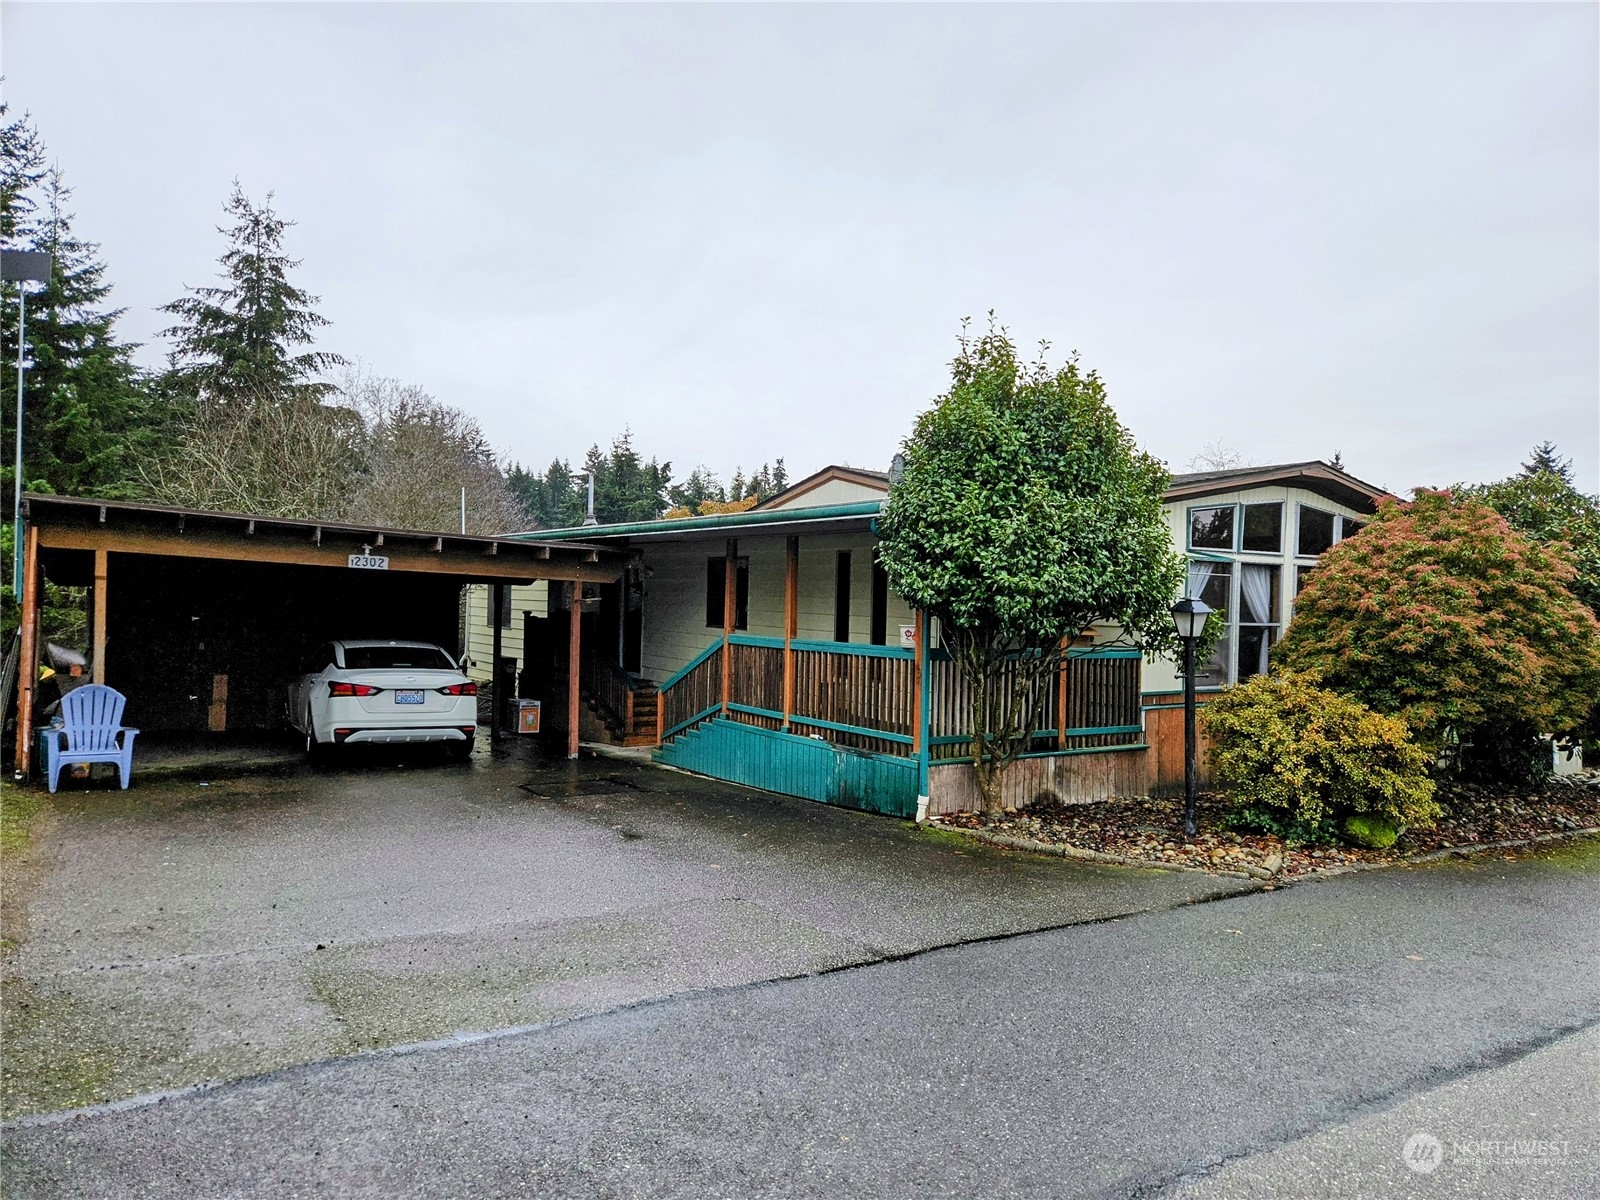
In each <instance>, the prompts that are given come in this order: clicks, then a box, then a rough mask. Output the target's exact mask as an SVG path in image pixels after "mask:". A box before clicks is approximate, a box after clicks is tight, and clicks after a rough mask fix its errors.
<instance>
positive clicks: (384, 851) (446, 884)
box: [3, 747, 1253, 1118]
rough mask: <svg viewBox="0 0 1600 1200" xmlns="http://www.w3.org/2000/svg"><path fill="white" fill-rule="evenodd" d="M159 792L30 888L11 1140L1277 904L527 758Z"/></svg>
mask: <svg viewBox="0 0 1600 1200" xmlns="http://www.w3.org/2000/svg"><path fill="white" fill-rule="evenodd" d="M136 782H137V784H138V786H136V787H135V788H133V789H132V790H130V791H128V792H120V791H116V790H105V789H96V790H92V791H81V790H80V791H75V792H63V793H61V794H60V795H58V796H56V797H54V798H52V799H51V800H50V801H49V802H48V805H47V808H46V812H45V815H44V817H43V818H42V819H41V821H40V822H39V824H38V826H37V832H36V837H35V846H34V848H33V852H32V861H31V863H28V864H26V865H24V866H22V867H20V868H17V867H15V866H13V868H12V869H11V870H10V871H9V872H8V877H7V891H8V896H7V900H6V910H7V918H8V921H7V931H6V932H7V937H8V938H10V939H12V941H13V942H14V943H15V944H14V945H13V946H11V947H9V948H8V950H7V954H6V958H5V963H4V973H5V981H4V988H3V999H4V1007H5V1043H6V1045H5V1056H4V1072H3V1089H4V1115H5V1116H6V1117H7V1118H15V1117H18V1116H24V1115H27V1114H32V1113H41V1112H49V1111H55V1110H61V1109H67V1108H73V1107H79V1106H84V1105H89V1104H96V1103H103V1102H105V1101H108V1100H117V1099H121V1098H124V1097H129V1096H136V1095H139V1094H144V1093H149V1092H154V1091H161V1090H166V1089H174V1088H181V1087H184V1086H186V1085H189V1084H193V1083H196V1082H199V1081H203V1080H222V1079H235V1078H240V1077H244V1076H249V1075H254V1074H258V1073H261V1072H264V1071H270V1070H273V1069H276V1068H280V1067H284V1066H288V1065H292V1064H297V1063H306V1062H313V1061H320V1060H325V1059H330V1058H335V1057H338V1056H341V1055H346V1054H350V1053H352V1052H355V1051H360V1050H364V1049H372V1048H376V1047H387V1046H394V1045H398V1044H405V1043H413V1042H423V1041H428V1040H432V1039H438V1038H442V1037H447V1036H449V1035H452V1034H456V1033H463V1032H482V1031H492V1030H500V1029H506V1028H509V1027H517V1026H524V1025H534V1024H538V1023H541V1022H546V1021H550V1020H553V1019H558V1018H562V1017H570V1016H573V1015H578V1014H586V1013H598V1012H604V1011H608V1010H612V1009H616V1008H618V1007H621V1006H624V1005H628V1004H631V1003H634V1002H638V1001H642V1000H649V999H656V998H660V997H665V996H670V995H676V994H680V993H685V992H691V991H693V990H695V989H704V988H715V987H719V986H725V985H734V984H744V983H750V982H755V981H760V980H770V979H778V978H786V977H791V976H805V975H811V974H816V973H820V972H826V971H829V970H831V969H835V968H839V967H843V966H848V965H855V964H862V963H870V962H874V961H877V960H881V959H885V958H892V957H895V956H898V955H904V954H906V953H909V952H914V951H918V950H923V949H926V948H929V947H933V946H941V945H950V944H955V943H960V942H964V941H970V940H972V939H977V938H984V937H990V936H995V935H1002V934H1008V933H1015V932H1019V931H1024V930H1033V929H1042V928H1048V927H1052V926H1058V925H1065V924H1071V923H1075V922H1083V921H1092V920H1096V919H1100V918H1105V917H1108V916H1112V915H1116V914H1128V913H1135V912H1143V911H1152V910H1161V909H1166V908H1170V907H1172V906H1174V905H1182V904H1185V903H1187V902H1189V901H1192V900H1199V899H1206V898H1211V897H1214V896H1217V895H1220V894H1226V893H1231V892H1238V891H1245V890H1251V888H1252V887H1253V885H1251V884H1250V883H1249V882H1248V881H1245V880H1240V879H1230V878H1218V877H1208V876H1204V875H1195V874H1175V873H1170V872H1160V871H1131V870H1125V869H1117V868H1105V867H1096V866H1089V865H1084V864H1079V863H1072V862H1068V861H1063V860H1055V859H1044V858H1036V857H1033V856H1029V855H1019V854H1013V853H1009V852H1006V851H1001V850H996V849H991V848H988V847H983V846H978V845H973V844H969V843H967V842H965V841H962V840H959V839H957V838H955V837H953V836H952V835H949V834H943V833H937V832H931V831H918V830H917V829H916V828H915V827H914V826H911V825H909V824H907V823H904V822H897V821H892V820H888V819H885V818H881V817H874V816H868V815H864V814H858V813H853V812H847V811H841V810H837V809H832V808H828V807H825V806H822V805H817V804H811V803H807V802H805V801H799V800H786V799H782V798H778V797H774V796H771V795H767V794H763V793H751V792H750V791H748V790H746V789H740V788H734V787H727V786H722V785H718V784H713V783H708V782H706V781H703V780H699V779H695V778H691V777H688V776H685V775H682V774H679V773H675V772H669V771H664V770H660V769H655V768H651V767H646V766H640V765H636V764H632V763H623V762H617V761H614V760H605V759H600V760H585V761H584V762H583V763H581V764H580V765H579V766H577V767H576V768H573V767H570V766H569V765H568V764H566V763H564V762H557V763H545V762H543V761H541V760H539V759H538V758H537V757H536V756H532V755H528V754H526V753H524V752H522V748H521V747H515V748H514V750H513V752H501V753H496V754H490V753H489V752H488V751H487V750H484V751H480V753H479V754H478V755H477V756H476V758H475V760H474V761H473V762H472V763H471V764H469V765H466V766H456V765H448V764H443V763H439V762H436V761H433V760H431V759H428V758H416V759H400V760H393V759H390V760H381V759H379V760H371V761H363V762H361V763H359V764H349V763H346V764H341V765H335V766H333V767H330V768H321V769H312V768H307V767H303V766H298V765H296V766H290V767H286V768H283V769H279V770H275V771H262V772H255V773H251V774H241V775H239V776H237V777H235V778H218V779H209V780H208V779H205V778H203V777H198V776H189V777H183V778H171V779H166V780H146V781H139V780H138V777H137V776H136Z"/></svg>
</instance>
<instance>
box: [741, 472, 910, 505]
mask: <svg viewBox="0 0 1600 1200" xmlns="http://www.w3.org/2000/svg"><path fill="white" fill-rule="evenodd" d="M888 494H889V487H888V485H887V484H880V485H878V486H876V487H873V486H871V485H869V484H865V483H856V482H855V481H854V480H850V479H830V480H828V481H827V482H826V483H821V484H818V485H817V486H816V487H814V488H812V489H811V490H810V491H808V492H804V493H802V494H801V495H798V496H795V497H792V498H791V499H787V500H782V501H780V502H779V503H777V504H769V505H767V506H766V508H765V509H764V510H763V511H766V512H775V511H785V512H786V511H788V510H789V509H791V508H823V507H826V506H827V505H830V504H859V503H860V502H861V501H863V500H882V499H883V498H884V497H885V496H887V495H888Z"/></svg>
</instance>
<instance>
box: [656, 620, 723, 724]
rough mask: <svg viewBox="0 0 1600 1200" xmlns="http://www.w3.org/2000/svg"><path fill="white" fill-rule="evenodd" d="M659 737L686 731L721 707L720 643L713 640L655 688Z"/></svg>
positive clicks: (715, 712) (713, 714)
mask: <svg viewBox="0 0 1600 1200" xmlns="http://www.w3.org/2000/svg"><path fill="white" fill-rule="evenodd" d="M657 703H658V704H659V706H660V707H659V709H658V710H657V711H659V712H660V713H661V740H662V741H666V740H667V739H668V738H672V737H676V736H677V735H679V734H681V733H686V732H688V731H689V730H690V729H692V728H693V727H694V726H696V725H698V724H699V723H700V722H701V721H704V720H705V719H706V718H708V717H712V716H715V715H716V714H717V713H718V712H720V711H721V710H722V643H721V642H720V641H718V642H713V643H711V645H709V646H707V647H706V648H705V649H704V650H702V651H701V652H700V653H699V654H697V655H695V657H694V658H693V659H691V660H690V661H689V663H688V664H687V665H686V666H685V667H683V669H682V670H680V671H678V672H677V674H675V675H672V676H671V677H669V678H667V679H665V680H663V681H662V683H661V686H660V688H659V699H658V700H657Z"/></svg>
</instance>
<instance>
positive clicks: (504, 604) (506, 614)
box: [490, 583, 511, 629]
mask: <svg viewBox="0 0 1600 1200" xmlns="http://www.w3.org/2000/svg"><path fill="white" fill-rule="evenodd" d="M490 591H492V592H493V593H494V598H495V604H496V609H497V611H496V612H495V624H497V625H499V626H500V628H501V629H510V628H511V585H510V584H508V583H499V584H495V585H493V586H492V587H491V588H490Z"/></svg>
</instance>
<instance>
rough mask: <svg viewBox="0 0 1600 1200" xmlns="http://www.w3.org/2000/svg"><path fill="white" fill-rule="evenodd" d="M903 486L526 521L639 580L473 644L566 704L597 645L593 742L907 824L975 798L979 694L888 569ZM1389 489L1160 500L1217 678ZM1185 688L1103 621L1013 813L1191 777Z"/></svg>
mask: <svg viewBox="0 0 1600 1200" xmlns="http://www.w3.org/2000/svg"><path fill="white" fill-rule="evenodd" d="M888 490H889V477H888V476H887V475H885V474H882V473H879V472H874V471H864V470H860V469H856V468H850V467H839V466H834V467H828V468H825V469H824V470H822V471H819V472H817V473H816V474H815V475H812V476H810V477H808V478H806V479H803V480H801V481H800V482H799V483H797V484H795V485H794V486H792V487H790V488H788V489H787V490H786V491H784V492H782V493H780V494H779V495H777V496H775V497H772V498H771V499H769V500H767V501H765V502H764V503H762V504H760V505H758V506H756V507H755V508H753V509H750V510H748V511H746V512H740V513H732V514H725V515H718V516H706V517H686V518H681V519H672V520H659V521H647V522H638V523H633V524H625V525H598V526H594V525H591V526H580V527H577V528H573V529H560V530H541V531H539V532H537V533H536V534H530V535H528V536H529V537H537V538H538V539H539V540H541V541H543V542H546V543H554V544H560V543H562V542H567V541H571V542H581V543H583V544H585V545H593V546H596V547H603V548H605V549H606V550H608V551H610V552H613V553H616V554H617V555H618V556H619V557H620V558H621V559H622V560H623V561H624V562H625V563H626V565H625V567H624V569H623V572H622V577H621V579H620V580H619V581H618V582H616V583H614V584H582V585H573V584H559V583H550V584H544V583H539V584H534V585H533V586H532V587H530V588H526V589H515V590H512V589H508V588H503V587H499V586H495V587H487V588H483V589H481V595H480V596H477V597H474V598H473V599H471V600H470V601H469V604H468V611H469V622H468V624H469V628H468V632H467V640H468V645H469V647H472V648H474V649H475V650H476V649H477V648H483V647H487V646H490V645H491V643H492V642H498V644H499V645H500V647H501V652H500V656H499V658H498V660H497V661H498V662H499V664H500V671H501V672H502V674H500V675H498V676H497V677H500V678H511V677H515V678H516V679H517V680H518V687H519V690H520V692H521V694H522V695H525V696H531V697H536V698H537V697H541V696H543V695H547V694H548V695H552V696H560V695H563V694H564V693H565V690H566V688H567V686H568V680H569V678H570V671H571V664H572V656H571V654H570V651H569V647H570V646H572V645H574V644H576V645H578V646H580V647H581V648H582V649H581V651H580V654H579V661H578V664H577V670H578V673H579V679H580V689H579V690H580V692H581V694H582V696H583V705H582V707H581V709H580V713H579V718H580V721H581V722H582V725H583V728H582V730H581V734H582V737H583V738H584V739H585V740H589V741H602V742H612V743H616V744H621V745H633V746H650V747H653V748H654V751H653V752H654V754H655V756H656V758H657V759H658V760H659V761H661V762H663V763H667V764H670V765H673V766H677V767H681V768H683V769H686V770H689V771H695V772H698V773H701V774H705V775H709V776H713V777H716V778H719V779H726V780H730V781H733V782H737V783H742V784H746V785H748V786H752V787H758V788H763V789H766V790H769V791H775V792H782V793H787V794H791V795H798V796H804V797H808V798H811V799H816V800H822V801H826V802H829V803H835V804H843V805H848V806H851V807H857V808H862V809H866V810H869V811H875V812H882V813H886V814H892V815H897V816H912V815H914V814H917V813H918V812H931V813H943V812H955V811H962V810H966V809H971V808H974V807H976V806H977V805H978V802H979V797H978V793H977V787H976V782H975V779H974V777H973V773H972V771H971V769H970V762H971V760H970V758H969V757H967V754H968V745H967V738H966V734H965V722H966V696H965V689H964V685H963V684H962V681H961V679H960V676H959V673H958V672H957V670H956V668H955V664H954V663H953V662H951V661H950V660H949V658H948V657H947V656H946V655H945V654H944V652H943V651H942V649H941V647H940V644H939V636H938V629H937V624H936V622H932V621H929V620H928V619H927V618H926V617H925V616H924V614H921V613H918V612H916V611H914V610H913V609H912V608H911V607H910V606H909V605H908V604H907V603H906V602H905V601H904V600H903V599H902V598H901V597H900V596H898V595H896V594H895V593H894V591H893V589H892V588H890V587H889V584H888V579H887V577H886V576H885V574H884V571H883V569H882V567H881V566H880V565H879V563H878V560H877V553H876V552H877V536H876V533H875V531H874V521H875V518H876V517H877V516H878V514H879V512H880V511H881V509H882V505H883V503H884V501H885V500H886V498H887V495H888ZM1383 497H1384V493H1383V492H1382V491H1381V490H1380V489H1377V488H1374V487H1372V486H1370V485H1368V484H1365V483H1362V482H1361V481H1359V480H1357V479H1355V478H1353V477H1352V476H1350V475H1348V474H1346V473H1345V472H1343V471H1342V470H1339V469H1338V468H1335V467H1332V466H1329V465H1328V464H1325V463H1320V462H1307V463H1293V464H1288V465H1284V466H1275V467H1259V468H1247V469H1240V470H1234V471H1211V472H1204V473H1199V474H1191V475H1181V476H1178V477H1177V478H1176V479H1174V480H1173V483H1172V485H1171V487H1170V488H1169V489H1168V491H1167V493H1166V498H1165V499H1166V509H1167V515H1168V519H1169V522H1170V524H1171V529H1172V536H1173V544H1174V547H1175V548H1176V549H1178V550H1179V551H1181V552H1182V553H1183V554H1184V555H1185V556H1186V557H1187V558H1188V560H1189V563H1190V572H1189V580H1190V589H1191V594H1194V595H1198V596H1200V597H1201V598H1202V599H1204V600H1205V601H1206V602H1207V603H1208V604H1210V605H1211V606H1212V607H1213V608H1215V609H1217V610H1219V611H1221V612H1223V613H1225V614H1226V620H1227V623H1228V626H1227V632H1226V635H1225V636H1224V638H1223V639H1222V641H1221V642H1220V643H1219V645H1218V648H1217V650H1216V652H1215V654H1214V655H1213V656H1212V658H1211V660H1210V661H1209V662H1207V663H1206V664H1204V668H1203V671H1202V672H1201V673H1199V674H1197V682H1198V683H1199V685H1200V686H1201V687H1202V688H1204V689H1207V690H1215V689H1218V688H1221V687H1225V686H1227V685H1229V684H1231V683H1235V682H1237V681H1239V680H1241V679H1245V678H1248V677H1249V676H1250V675H1252V674H1255V673H1257V672H1259V671H1261V670H1264V669H1265V666H1266V660H1267V652H1268V651H1269V650H1270V648H1271V646H1272V644H1273V643H1274V642H1275V641H1277V639H1278V638H1279V637H1280V636H1281V634H1282V631H1283V629H1284V627H1285V625H1286V624H1287V623H1288V620H1289V618H1290V616H1291V615H1292V612H1293V600H1294V596H1295V594H1296V593H1297V591H1298V589H1299V587H1300V586H1301V584H1302V583H1303V581H1304V578H1305V573H1306V572H1307V571H1309V570H1310V569H1311V568H1312V567H1313V566H1315V563H1316V560H1317V556H1318V555H1319V554H1321V553H1322V552H1323V551H1324V550H1326V549H1328V548H1329V547H1330V546H1332V545H1334V544H1336V543H1337V542H1338V541H1340V540H1341V539H1343V538H1345V537H1349V536H1352V535H1353V534H1354V533H1355V532H1356V531H1358V530H1359V529H1360V527H1361V525H1362V523H1363V522H1364V521H1365V520H1367V519H1369V518H1370V517H1371V515H1372V514H1373V513H1374V512H1375V511H1376V507H1377V504H1378V502H1379V500H1380V499H1382V498H1383ZM519 593H520V595H519ZM574 622H576V624H577V628H574ZM497 627H498V632H497ZM575 635H576V636H575ZM508 649H510V650H514V653H515V655H516V657H515V658H512V657H511V656H510V655H508V654H507V650H508ZM474 657H475V658H476V657H478V655H477V654H476V653H474ZM482 669H483V668H482V667H480V670H482ZM1181 687H1182V682H1181V678H1180V677H1179V675H1178V673H1177V671H1176V669H1175V668H1174V665H1173V664H1172V663H1170V662H1168V661H1164V660H1159V659H1150V660H1146V659H1144V658H1143V656H1142V655H1141V654H1140V652H1139V651H1138V650H1137V649H1132V648H1129V647H1127V646H1124V645H1119V644H1116V643H1115V640H1114V639H1113V637H1112V636H1111V634H1110V633H1109V632H1108V633H1104V634H1096V635H1093V636H1085V637H1083V638H1080V639H1079V641H1078V642H1077V643H1076V644H1074V645H1073V646H1072V647H1071V648H1070V650H1069V653H1068V657H1067V659H1066V662H1065V663H1064V665H1063V668H1062V671H1061V672H1060V677H1059V679H1056V680H1054V681H1053V686H1051V687H1050V688H1049V690H1048V695H1044V696H1041V704H1040V719H1039V727H1038V728H1037V730H1036V731H1035V735H1034V738H1033V741H1032V742H1031V744H1030V747H1029V751H1028V753H1027V754H1026V755H1025V756H1024V757H1023V759H1022V760H1021V761H1020V762H1019V763H1018V764H1017V765H1016V766H1015V767H1013V768H1012V769H1011V770H1010V771H1009V772H1007V774H1006V777H1005V783H1004V788H1005V793H1006V802H1007V804H1009V805H1015V806H1018V807H1021V806H1023V805H1025V804H1028V803H1030V802H1032V801H1033V800H1035V799H1037V798H1039V797H1042V796H1052V797H1057V798H1060V799H1064V800H1092V799H1099V798H1103V797H1106V796H1110V795H1129V794H1141V793H1145V792H1162V791H1170V790H1173V789H1175V788H1178V787H1181V784H1182V778H1183V744H1182V736H1183V734H1182V720H1181V717H1182V712H1181V699H1182V697H1181ZM558 719H559V717H558Z"/></svg>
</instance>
